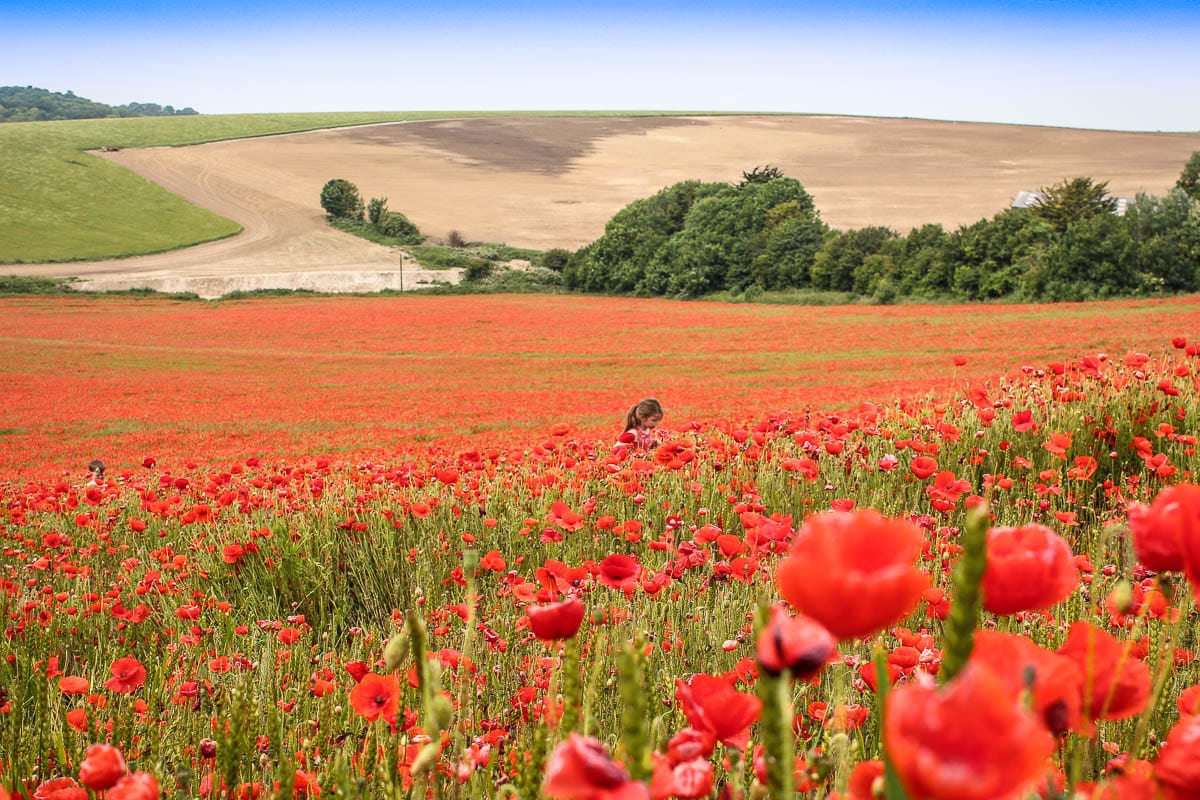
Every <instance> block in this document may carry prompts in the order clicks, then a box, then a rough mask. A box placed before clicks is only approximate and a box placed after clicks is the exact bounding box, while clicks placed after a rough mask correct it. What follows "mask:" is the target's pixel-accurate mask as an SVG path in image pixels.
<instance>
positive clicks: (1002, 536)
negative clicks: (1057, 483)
mask: <svg viewBox="0 0 1200 800" xmlns="http://www.w3.org/2000/svg"><path fill="white" fill-rule="evenodd" d="M1078 584H1079V572H1078V571H1077V570H1076V569H1075V557H1074V556H1073V555H1072V554H1071V546H1070V545H1069V544H1067V542H1066V540H1065V539H1063V538H1062V537H1061V536H1059V535H1058V534H1057V533H1055V532H1054V531H1052V530H1050V529H1049V528H1047V527H1046V526H1045V525H1039V524H1037V523H1030V524H1028V525H1022V526H1020V527H1019V528H992V529H991V530H989V531H988V535H987V570H986V571H985V572H984V573H983V607H984V608H986V609H987V610H988V611H990V612H992V613H993V614H1012V613H1015V612H1017V611H1032V610H1035V609H1040V608H1049V607H1050V606H1052V605H1054V604H1055V603H1058V602H1061V601H1062V600H1065V599H1066V598H1067V597H1068V596H1069V595H1070V594H1071V592H1072V591H1074V590H1075V587H1076V586H1077V585H1078Z"/></svg>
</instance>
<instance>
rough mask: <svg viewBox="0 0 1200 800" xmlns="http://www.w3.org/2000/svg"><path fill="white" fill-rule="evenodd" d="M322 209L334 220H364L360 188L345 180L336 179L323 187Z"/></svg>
mask: <svg viewBox="0 0 1200 800" xmlns="http://www.w3.org/2000/svg"><path fill="white" fill-rule="evenodd" d="M321 208H323V209H325V213H326V214H328V215H329V216H330V217H331V218H333V219H359V220H361V219H362V218H363V201H362V197H361V196H360V195H359V193H358V187H357V186H355V185H354V184H353V183H351V182H350V181H348V180H346V179H345V178H334V179H332V180H330V181H328V182H326V184H325V185H324V186H323V187H321Z"/></svg>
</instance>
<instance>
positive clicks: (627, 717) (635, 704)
mask: <svg viewBox="0 0 1200 800" xmlns="http://www.w3.org/2000/svg"><path fill="white" fill-rule="evenodd" d="M644 647H645V642H644V641H643V640H642V637H641V636H640V635H639V636H635V637H634V639H633V641H631V642H630V643H629V644H627V645H625V650H624V651H623V652H622V653H621V660H620V663H619V665H618V672H619V676H620V677H619V686H618V688H619V690H620V693H621V706H622V708H621V743H620V745H621V753H622V754H623V756H624V761H625V767H626V768H627V769H628V770H629V775H630V777H632V778H633V779H634V780H636V781H646V780H649V779H650V775H651V773H652V768H651V763H650V731H649V725H650V720H649V715H648V714H647V707H646V676H645V674H644V672H645V664H644V662H645V658H644V656H643V655H642V649H643V648H644Z"/></svg>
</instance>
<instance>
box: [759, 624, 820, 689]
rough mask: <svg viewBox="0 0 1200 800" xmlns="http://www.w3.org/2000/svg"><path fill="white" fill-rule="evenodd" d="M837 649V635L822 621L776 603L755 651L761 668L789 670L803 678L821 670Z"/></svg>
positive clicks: (775, 672) (771, 672)
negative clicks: (792, 613)
mask: <svg viewBox="0 0 1200 800" xmlns="http://www.w3.org/2000/svg"><path fill="white" fill-rule="evenodd" d="M835 650H837V639H835V638H834V636H833V634H832V633H830V632H829V631H827V630H826V629H825V628H824V627H823V626H822V625H821V624H820V623H819V622H816V621H815V620H812V619H809V618H807V617H793V616H791V615H790V614H788V613H787V611H785V610H784V609H782V608H778V607H776V608H775V609H774V611H773V612H772V615H771V621H770V622H769V623H768V624H767V626H766V627H764V628H763V629H762V633H760V634H759V636H758V645H757V650H756V655H757V657H758V666H759V668H760V669H762V670H763V672H766V673H767V674H768V675H780V674H782V673H783V671H784V670H789V671H790V672H791V673H792V675H793V676H794V677H797V678H802V679H803V678H810V677H812V676H813V675H815V674H817V673H818V672H820V671H821V668H822V667H824V666H825V662H826V661H828V660H829V657H830V656H831V655H833V653H834V651H835Z"/></svg>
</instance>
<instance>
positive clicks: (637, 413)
mask: <svg viewBox="0 0 1200 800" xmlns="http://www.w3.org/2000/svg"><path fill="white" fill-rule="evenodd" d="M662 418H663V409H662V404H661V403H659V402H658V401H657V400H655V399H654V398H653V397H647V398H646V399H645V400H643V401H642V402H640V403H638V404H637V405H636V406H634V407H633V408H631V409H629V414H628V416H626V418H625V430H629V429H630V428H641V429H646V430H653V429H654V428H657V427H658V423H660V422H662Z"/></svg>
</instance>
